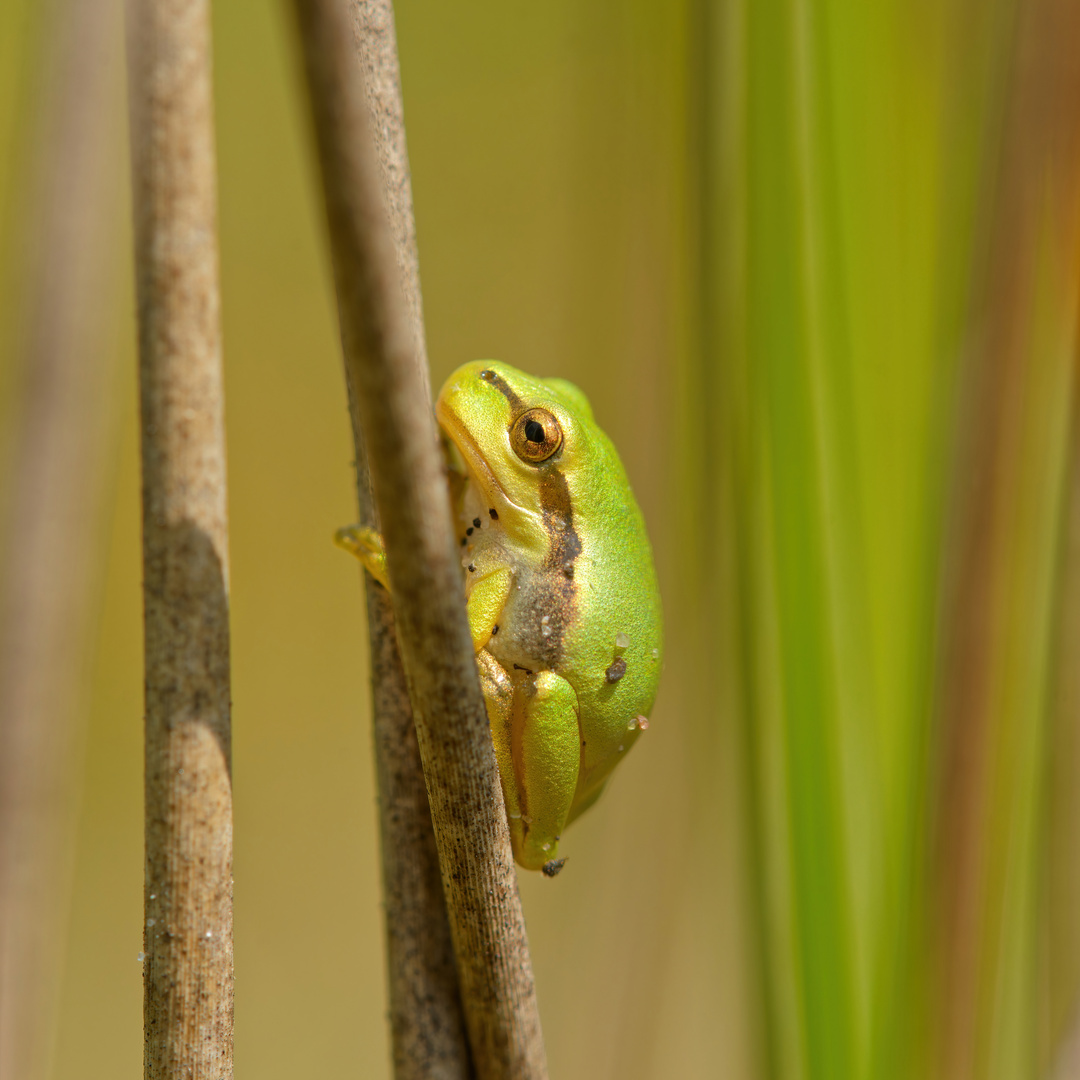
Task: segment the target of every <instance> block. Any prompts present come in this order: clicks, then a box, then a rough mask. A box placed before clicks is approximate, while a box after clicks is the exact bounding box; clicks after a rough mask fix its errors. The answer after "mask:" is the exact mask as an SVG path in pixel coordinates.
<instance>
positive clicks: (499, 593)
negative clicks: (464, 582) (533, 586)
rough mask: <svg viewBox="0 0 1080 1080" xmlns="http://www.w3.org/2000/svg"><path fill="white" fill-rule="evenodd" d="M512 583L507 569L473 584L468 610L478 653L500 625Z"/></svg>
mask: <svg viewBox="0 0 1080 1080" xmlns="http://www.w3.org/2000/svg"><path fill="white" fill-rule="evenodd" d="M510 583H511V574H510V571H509V569H507V568H506V567H503V568H502V569H501V570H496V571H494V573H491V574H488V575H487V577H483V578H481V579H480V580H479V581H475V582H473V585H472V589H471V590H470V592H469V602H468V605H467V607H466V610H467V611H468V614H469V631H470V632H471V634H472V639H473V648H474V649H475V650H476V651H477V652H479V651H480V650H481V649H482V648H483V647H484V646H485V645H486V644H487V643H488V641H490V640H491V632H492V630H493V629H494V627H495V626H496V625H497V624H498V621H499V616H500V615H501V614H502V609H503V608H504V607H505V606H506V598H507V597H508V596H509V595H510Z"/></svg>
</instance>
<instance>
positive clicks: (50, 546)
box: [0, 0, 117, 1080]
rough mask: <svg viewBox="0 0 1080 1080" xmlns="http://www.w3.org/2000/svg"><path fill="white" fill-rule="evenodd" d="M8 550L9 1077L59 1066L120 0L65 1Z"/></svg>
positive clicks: (104, 414)
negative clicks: (55, 1045)
mask: <svg viewBox="0 0 1080 1080" xmlns="http://www.w3.org/2000/svg"><path fill="white" fill-rule="evenodd" d="M48 14H49V20H48V23H47V26H48V29H49V31H50V33H49V36H48V40H47V42H46V45H45V48H44V56H43V63H42V64H41V66H40V71H41V72H42V77H41V83H42V84H43V86H44V87H45V88H46V102H45V105H44V108H43V110H42V112H41V113H40V114H39V117H38V120H39V126H38V131H37V145H36V146H35V147H34V149H33V154H34V157H35V162H34V167H33V176H32V177H31V183H30V191H29V197H30V202H31V205H32V210H31V212H30V214H29V215H28V217H29V226H28V229H27V238H26V239H27V241H28V243H27V244H26V245H25V250H24V251H23V252H21V254H23V255H24V259H23V261H22V269H23V281H24V282H25V284H24V285H23V289H22V290H21V291H22V293H23V295H22V297H21V299H22V300H23V301H24V304H25V309H26V311H27V317H26V325H25V330H24V333H23V334H22V336H21V340H20V341H19V343H18V345H17V351H18V353H19V357H20V361H21V362H20V375H21V376H22V379H23V383H24V385H23V392H22V394H21V395H19V397H18V403H19V412H18V414H17V415H16V416H15V417H14V418H13V419H14V423H13V427H14V428H15V430H16V432H17V433H16V435H15V438H14V440H13V442H12V444H11V451H12V452H11V455H10V459H9V460H8V461H7V462H5V464H6V465H7V466H8V468H9V469H10V473H9V477H8V479H9V481H10V482H9V483H8V484H6V485H5V487H6V500H5V507H4V511H5V513H4V529H3V537H4V543H3V548H4V552H3V564H2V565H0V1076H3V1077H19V1078H20V1080H45V1077H47V1076H51V1075H52V1071H51V1064H50V1058H51V1048H52V1041H53V1040H52V1035H53V1029H54V1026H55V1012H56V1007H57V1000H56V999H57V989H58V983H59V967H60V955H61V952H62V943H63V941H64V932H63V926H64V923H65V921H66V911H65V905H66V900H67V896H68V891H69V875H70V857H69V854H68V853H69V850H70V844H71V839H72V837H71V831H72V829H71V826H72V817H73V811H74V806H73V805H72V804H73V798H72V795H73V793H74V792H76V791H77V790H78V783H77V782H76V779H75V777H76V767H77V762H76V757H77V754H76V752H75V746H76V745H77V743H78V742H79V729H80V727H81V724H80V721H81V719H82V713H83V710H84V706H85V691H86V674H87V669H88V662H89V659H90V657H89V653H90V646H91V639H92V621H93V617H94V608H95V603H94V598H95V594H96V593H97V588H98V581H99V578H100V556H101V547H102V545H101V525H102V521H101V517H102V513H101V512H102V508H103V507H102V504H103V501H104V499H103V497H104V491H105V486H106V485H105V482H104V481H105V476H104V473H105V465H106V462H105V458H106V454H107V449H108V446H109V444H110V442H111V441H112V439H111V432H112V429H113V427H114V424H113V421H114V419H115V410H114V409H113V407H112V402H111V397H112V391H113V390H114V385H113V383H114V375H115V363H114V359H115V358H114V356H113V354H112V352H111V351H110V350H109V349H108V348H107V347H106V342H105V340H104V339H105V337H106V334H105V326H104V319H103V317H102V313H103V311H104V310H106V309H107V308H108V306H109V305H108V301H109V300H110V299H111V297H110V287H109V283H110V278H111V270H112V269H113V265H112V260H111V258H109V257H108V253H109V243H108V240H109V232H110V230H111V229H112V228H115V224H116V220H115V219H116V214H115V213H114V211H115V209H117V206H116V205H114V198H113V195H112V192H113V191H114V190H115V188H116V186H117V185H116V177H115V175H114V174H115V171H116V170H115V167H114V163H113V160H112V158H111V157H110V154H111V153H112V152H113V151H114V149H115V148H114V146H113V141H112V138H111V135H113V134H114V131H113V129H112V125H111V123H110V117H109V111H108V106H109V105H110V104H111V102H110V100H109V92H110V91H111V90H112V89H113V86H112V77H111V74H110V73H111V72H112V71H113V70H115V60H116V57H115V56H114V55H113V52H112V45H111V37H112V32H113V31H114V30H115V29H116V26H115V21H114V18H113V17H114V16H115V15H116V14H117V12H116V10H115V8H114V7H113V4H112V3H111V2H110V0H59V2H57V3H54V4H51V5H49V9H48Z"/></svg>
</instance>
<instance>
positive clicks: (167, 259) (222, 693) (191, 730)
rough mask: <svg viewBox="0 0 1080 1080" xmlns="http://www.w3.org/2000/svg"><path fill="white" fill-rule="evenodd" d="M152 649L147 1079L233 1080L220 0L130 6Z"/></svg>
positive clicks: (157, 0)
mask: <svg viewBox="0 0 1080 1080" xmlns="http://www.w3.org/2000/svg"><path fill="white" fill-rule="evenodd" d="M129 16H130V22H129V40H128V56H129V69H130V74H129V93H130V97H131V125H132V169H133V194H134V200H135V272H136V286H137V293H138V308H139V312H138V313H139V382H140V402H141V419H142V469H143V482H142V487H143V491H142V498H143V575H144V585H143V590H144V591H143V596H144V604H145V640H146V879H145V888H146V896H145V904H146V927H145V946H144V952H145V961H144V964H145V966H144V1025H145V1028H144V1031H145V1057H144V1071H145V1075H146V1077H148V1078H154V1080H157V1078H162V1080H164V1078H166V1077H168V1078H170V1080H171V1078H174V1077H179V1076H183V1077H191V1078H196V1080H221V1078H228V1077H231V1076H232V1019H233V949H232V789H231V777H230V748H229V741H230V731H229V605H228V555H227V546H226V540H227V537H226V516H225V445H224V417H223V400H222V375H221V340H220V331H219V311H218V309H219V300H218V268H217V240H216V193H215V164H214V139H213V120H212V100H211V81H210V10H209V4H208V2H207V0H133V2H132V4H131V8H130V11H129Z"/></svg>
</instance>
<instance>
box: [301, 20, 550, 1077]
mask: <svg viewBox="0 0 1080 1080" xmlns="http://www.w3.org/2000/svg"><path fill="white" fill-rule="evenodd" d="M294 7H295V10H296V14H297V20H298V26H299V30H300V38H301V43H302V48H303V54H304V64H305V71H306V75H307V81H308V86H309V90H310V97H311V105H312V114H313V119H314V129H315V136H316V142H317V145H318V152H319V160H320V165H321V172H322V179H323V188H324V194H325V198H326V209H327V217H328V225H329V235H330V241H331V251H332V255H333V262H334V274H335V281H336V285H337V294H338V300H339V304H340V308H341V316H342V327H343V335H342V336H343V339H344V343H345V351H346V362H347V365H348V370H349V376H350V379H351V382H352V386H353V388H354V390H355V392H356V397H357V401H358V404H359V411H360V416H361V419H362V421H363V431H364V439H365V442H366V445H367V451H368V461H369V464H370V468H371V476H372V482H373V488H374V495H375V503H376V505H377V507H378V510H379V517H380V520H381V522H382V531H383V537H384V540H385V543H386V551H387V559H388V565H389V572H390V579H391V583H392V585H393V599H394V611H395V614H396V616H397V627H398V640H399V644H400V646H401V653H402V659H403V660H404V663H405V670H406V672H407V674H408V676H409V687H410V691H411V697H412V701H413V706H414V710H415V717H416V729H417V737H418V741H419V744H420V753H421V757H422V758H423V761H424V773H425V779H426V783H427V790H428V798H429V801H430V804H431V812H432V819H433V822H434V826H435V837H436V841H437V843H438V847H439V862H440V867H441V871H442V880H443V887H444V890H445V892H446V899H447V907H448V909H449V913H450V927H451V933H452V936H453V942H454V952H455V955H456V957H457V968H458V976H459V979H460V984H461V992H462V998H463V1000H464V1005H465V1015H466V1020H467V1024H468V1030H469V1039H470V1043H471V1047H472V1053H473V1060H474V1063H475V1066H476V1070H477V1074H478V1075H479V1076H480V1077H481V1078H483V1080H488V1078H492V1080H493V1078H496V1077H514V1078H522V1080H534V1078H539V1077H543V1076H546V1071H547V1070H546V1065H545V1061H544V1049H543V1041H542V1038H541V1034H540V1020H539V1012H538V1009H537V1004H536V992H535V986H534V982H533V976H532V965H531V961H530V959H529V951H528V941H527V938H526V935H525V923H524V919H523V917H522V913H521V905H520V901H519V898H518V893H517V879H516V877H515V876H514V875H515V872H514V868H513V863H512V861H511V857H510V839H509V832H508V830H507V827H506V817H505V813H504V809H503V803H502V794H501V790H500V786H499V775H498V770H497V768H496V764H495V755H494V750H493V747H492V743H491V736H490V733H489V731H488V725H487V716H486V713H485V709H484V702H483V697H482V696H481V694H480V688H479V683H478V680H477V675H476V666H475V661H474V659H473V651H472V643H471V639H470V636H469V629H468V625H467V622H466V619H465V602H464V595H463V589H462V584H461V579H460V568H459V565H458V558H457V553H456V548H455V544H454V538H453V532H452V528H451V518H450V506H449V498H448V493H447V489H446V481H445V478H444V475H443V463H442V460H441V455H440V453H439V446H438V440H437V437H436V432H435V427H434V422H433V419H432V415H431V408H430V404H429V399H428V397H427V391H426V387H425V385H424V380H423V378H422V376H421V374H420V372H419V369H418V367H417V364H416V344H415V339H414V336H413V334H412V331H411V327H410V325H409V319H408V315H407V313H406V310H405V305H404V303H403V300H402V295H401V287H400V282H399V276H398V268H397V260H396V257H395V252H394V246H393V240H392V238H391V236H390V232H389V228H388V226H387V219H386V210H385V206H384V202H383V196H382V192H381V185H380V178H379V171H378V165H377V162H376V160H375V154H374V152H373V149H372V143H371V136H370V134H369V130H368V117H367V109H366V105H365V102H364V92H363V84H362V81H361V78H360V72H359V70H358V66H357V64H356V62H355V58H354V56H353V53H352V49H351V47H350V45H349V33H348V19H347V13H346V11H345V9H344V7H343V6H342V5H341V4H340V3H339V2H338V0H294Z"/></svg>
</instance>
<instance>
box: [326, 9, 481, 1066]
mask: <svg viewBox="0 0 1080 1080" xmlns="http://www.w3.org/2000/svg"><path fill="white" fill-rule="evenodd" d="M349 8H350V14H351V20H352V30H353V45H354V48H355V50H356V54H357V56H358V57H359V61H360V66H361V67H362V69H363V72H364V76H365V86H366V88H367V106H368V113H369V116H370V120H371V131H372V137H373V142H374V146H375V153H376V157H377V159H378V162H379V172H380V175H381V177H382V187H383V191H384V192H385V193H386V206H387V212H388V216H389V225H390V232H391V235H392V236H393V240H394V250H395V253H396V255H397V263H398V274H399V279H400V283H401V288H402V292H403V295H404V298H405V304H406V308H407V310H408V314H409V322H410V325H411V327H412V332H413V338H414V341H415V342H416V343H417V350H416V351H417V357H416V364H417V367H418V368H419V372H420V376H421V378H422V380H423V381H424V385H425V394H426V393H427V390H426V387H427V349H426V346H425V342H424V320H423V311H422V304H421V294H420V269H419V260H418V258H417V249H416V225H415V222H414V219H413V209H412V188H411V184H410V181H409V158H408V150H407V148H406V143H405V118H404V109H403V105H402V98H401V76H400V71H399V67H398V58H397V41H396V35H395V32H394V11H393V4H392V3H391V0H351V2H350V5H349ZM346 376H347V371H346ZM347 381H348V379H347ZM349 404H350V410H349V412H350V417H351V419H352V433H353V444H354V447H355V451H356V486H357V502H358V504H359V516H358V519H359V520H360V521H361V522H362V523H363V524H365V525H372V526H377V516H376V514H375V512H374V506H373V504H372V499H371V478H370V477H369V475H368V471H367V462H366V455H365V452H364V442H363V432H362V429H361V424H360V414H359V411H358V409H357V401H356V395H355V394H354V393H352V392H351V388H350V393H349ZM363 578H364V584H365V592H366V595H367V615H368V642H369V648H370V656H371V699H372V734H373V737H374V744H375V763H376V781H377V784H378V790H379V829H380V840H381V853H382V868H383V895H384V899H385V908H384V917H385V920H386V942H387V970H388V976H389V978H388V983H389V998H390V1036H391V1038H390V1041H391V1048H392V1054H393V1062H394V1076H395V1077H396V1078H397V1080H421V1078H427V1077H430V1078H435V1080H466V1078H468V1077H471V1076H472V1075H473V1072H472V1065H471V1061H470V1059H469V1048H468V1038H467V1035H466V1031H465V1016H464V1013H463V1011H462V1006H461V994H460V991H459V989H458V978H457V969H456V967H455V964H454V949H453V943H452V942H451V939H450V923H449V920H448V918H447V913H446V900H445V898H444V896H443V889H442V879H441V877H440V874H439V853H438V849H437V848H436V846H435V833H434V832H433V831H432V825H431V810H430V808H429V807H428V798H427V788H426V787H425V785H424V770H423V766H422V764H421V761H420V748H419V746H418V744H417V741H416V729H415V727H414V725H413V715H412V704H411V702H410V701H409V692H408V687H407V685H406V682H405V672H404V669H403V668H402V666H401V656H400V654H399V652H398V646H397V637H396V635H395V632H394V614H393V608H392V605H391V603H390V597H389V594H388V593H387V592H386V590H385V589H384V588H382V586H381V585H379V584H377V583H376V582H375V580H374V579H373V578H372V577H371V576H370V575H369V574H366V573H365V574H364V575H363Z"/></svg>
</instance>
